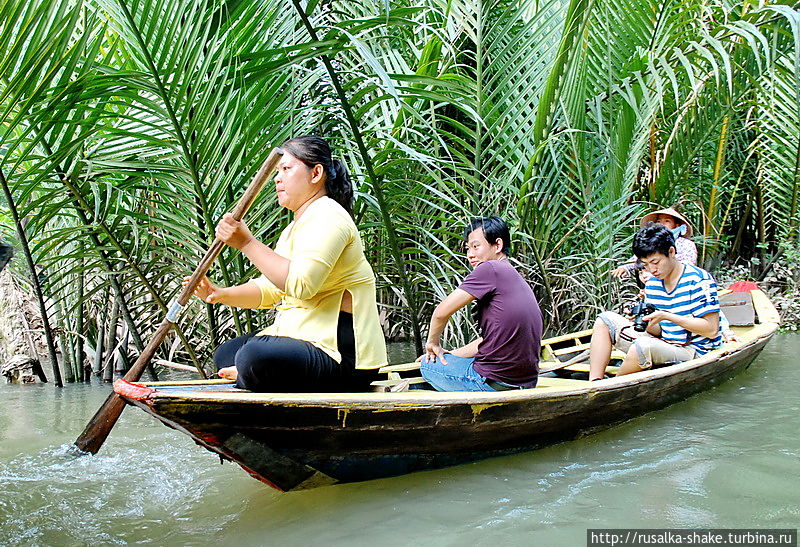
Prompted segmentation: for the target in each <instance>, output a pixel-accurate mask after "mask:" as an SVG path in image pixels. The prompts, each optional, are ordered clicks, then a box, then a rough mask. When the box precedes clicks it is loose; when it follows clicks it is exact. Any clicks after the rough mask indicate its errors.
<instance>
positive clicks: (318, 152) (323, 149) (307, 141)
mask: <svg viewBox="0 0 800 547" xmlns="http://www.w3.org/2000/svg"><path fill="white" fill-rule="evenodd" d="M281 148H282V149H283V150H285V151H286V152H288V153H289V154H291V155H292V156H294V157H295V158H297V159H299V160H300V161H302V162H303V163H305V164H306V165H307V166H309V167H314V166H315V165H321V166H322V168H323V169H324V170H325V191H326V192H327V193H328V197H330V198H331V199H333V200H334V201H336V202H337V203H338V204H339V205H341V206H342V207H344V209H345V211H347V212H348V213H349V214H350V215H351V216H352V214H353V183H351V182H350V174H349V173H348V172H347V167H345V165H344V163H342V162H341V161H340V160H337V159H333V157H332V156H331V147H330V145H329V144H328V141H326V140H325V139H323V138H322V137H316V136H313V135H303V136H302V137H294V138H292V139H289V140H288V141H286V142H285V143H283V144H282V145H281Z"/></svg>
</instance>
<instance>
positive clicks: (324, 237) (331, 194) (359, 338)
mask: <svg viewBox="0 0 800 547" xmlns="http://www.w3.org/2000/svg"><path fill="white" fill-rule="evenodd" d="M281 148H282V150H283V156H282V158H281V160H280V162H279V163H278V167H277V175H276V176H275V190H276V193H277V197H278V204H279V205H281V206H282V207H285V208H286V209H288V210H290V211H292V213H293V216H294V218H293V221H292V223H291V224H289V226H287V227H286V229H285V230H283V232H282V233H281V235H280V238H279V239H278V243H277V245H276V246H275V249H274V250H273V249H271V248H269V247H268V246H267V245H265V244H264V243H262V242H260V241H258V240H257V239H256V238H255V237H254V236H253V234H252V233H251V232H250V230H249V229H248V227H247V225H246V224H245V223H244V222H239V221H236V220H235V219H234V218H233V217H232V216H231V215H230V214H227V215H225V216H224V217H223V218H222V220H221V221H220V223H219V224H218V225H217V229H216V235H217V237H218V238H219V239H220V240H221V241H222V242H224V243H225V244H226V245H228V246H230V247H233V248H235V249H238V250H240V251H241V252H242V253H244V255H245V256H247V258H248V259H249V260H250V261H251V262H252V263H253V265H255V267H256V268H257V269H258V270H259V271H260V272H261V276H260V277H258V278H256V279H253V280H251V281H248V282H247V283H244V284H242V285H236V286H233V287H218V286H216V285H214V284H213V283H211V281H209V280H208V278H204V279H203V280H202V281H201V282H200V284H199V285H198V287H197V289H196V290H195V292H194V294H195V295H196V296H197V297H198V298H200V299H201V300H203V301H205V302H208V303H210V304H226V305H229V306H235V307H238V308H271V307H277V310H278V313H277V315H276V317H275V321H274V322H273V323H272V325H271V326H269V327H268V328H266V329H264V330H262V331H259V332H254V333H251V334H248V335H246V336H240V337H238V338H234V339H233V340H230V341H228V342H225V343H224V344H222V345H221V346H220V347H219V348H217V350H216V352H215V354H214V361H215V363H216V365H217V366H218V367H219V375H220V376H222V377H223V378H227V379H230V380H235V381H236V386H237V387H239V388H242V389H248V390H251V391H280V392H292V391H339V390H354V389H361V388H363V389H366V388H367V386H368V383H369V382H368V380H369V379H371V378H370V375H369V374H359V373H358V372H357V371H366V372H368V371H370V370H377V369H378V368H379V367H381V366H383V365H385V364H386V345H385V342H384V339H383V332H382V330H381V326H380V323H379V321H378V309H377V304H376V297H375V275H374V274H373V272H372V268H371V267H370V265H369V263H367V260H366V258H365V257H364V250H363V245H362V243H361V237H360V236H359V234H358V230H357V228H356V225H355V223H354V222H353V219H352V216H351V207H352V202H353V187H352V184H351V182H350V178H349V175H348V173H347V169H346V168H345V166H344V164H343V163H342V162H341V161H339V160H334V159H332V157H331V149H330V146H329V145H328V143H327V141H325V140H324V139H322V138H320V137H313V136H304V137H297V138H293V139H290V140H288V141H286V142H285V143H283V145H282V146H281Z"/></svg>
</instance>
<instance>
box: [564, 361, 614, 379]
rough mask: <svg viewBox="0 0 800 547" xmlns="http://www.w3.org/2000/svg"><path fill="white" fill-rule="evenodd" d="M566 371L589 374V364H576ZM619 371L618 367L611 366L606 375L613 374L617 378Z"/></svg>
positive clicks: (607, 368)
mask: <svg viewBox="0 0 800 547" xmlns="http://www.w3.org/2000/svg"><path fill="white" fill-rule="evenodd" d="M564 370H568V371H570V372H585V373H587V374H588V373H589V363H576V364H574V365H570V366H568V367H565V368H564ZM618 371H619V367H618V366H614V365H609V366H607V367H606V374H611V375H613V376H616V375H617V372H618Z"/></svg>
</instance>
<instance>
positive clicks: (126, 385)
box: [114, 378, 156, 401]
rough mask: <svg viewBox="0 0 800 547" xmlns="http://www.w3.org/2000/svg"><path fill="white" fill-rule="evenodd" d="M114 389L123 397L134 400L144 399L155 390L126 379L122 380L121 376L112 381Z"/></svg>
mask: <svg viewBox="0 0 800 547" xmlns="http://www.w3.org/2000/svg"><path fill="white" fill-rule="evenodd" d="M114 391H116V392H117V393H118V394H119V395H122V396H123V397H127V398H128V399H134V400H136V401H146V400H147V399H149V398H150V397H151V396H152V394H153V393H155V392H156V390H155V389H153V388H150V387H147V386H142V385H139V384H132V383H130V382H128V381H127V380H123V379H122V378H120V379H119V380H117V381H116V382H114Z"/></svg>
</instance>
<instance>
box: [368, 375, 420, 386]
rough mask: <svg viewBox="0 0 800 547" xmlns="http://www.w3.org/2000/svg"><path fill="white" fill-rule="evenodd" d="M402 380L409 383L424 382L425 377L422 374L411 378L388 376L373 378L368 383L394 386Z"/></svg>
mask: <svg viewBox="0 0 800 547" xmlns="http://www.w3.org/2000/svg"><path fill="white" fill-rule="evenodd" d="M402 380H408V383H409V384H424V383H425V378H423V377H422V376H414V377H411V378H389V379H388V380H375V381H374V382H372V383H371V384H370V385H373V386H379V387H394V386H396V385H397V384H399V383H400V382H401V381H402Z"/></svg>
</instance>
